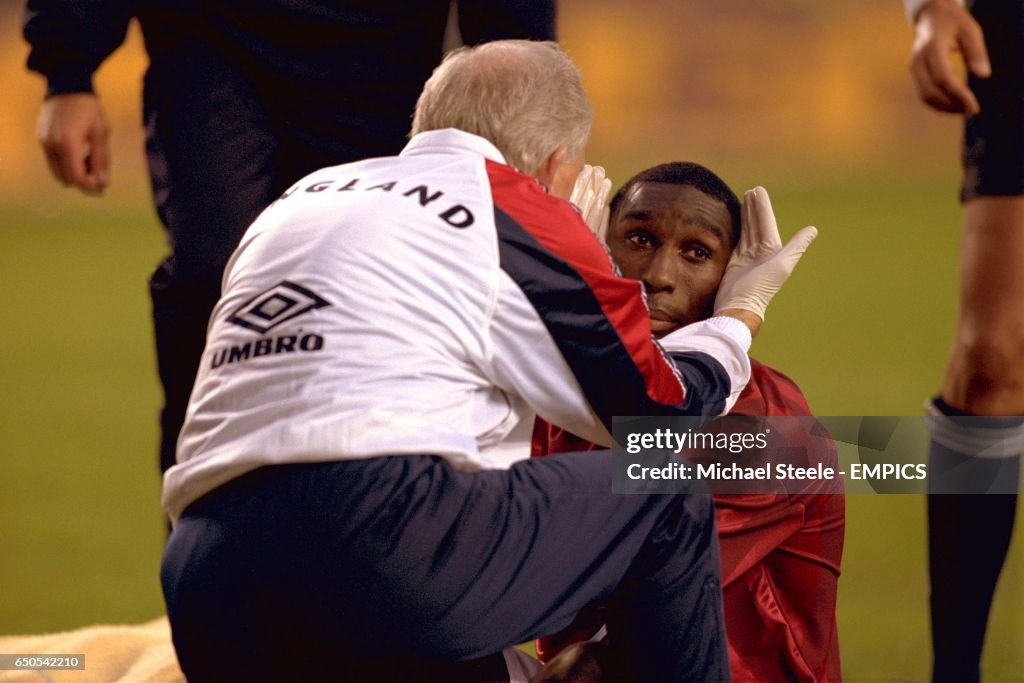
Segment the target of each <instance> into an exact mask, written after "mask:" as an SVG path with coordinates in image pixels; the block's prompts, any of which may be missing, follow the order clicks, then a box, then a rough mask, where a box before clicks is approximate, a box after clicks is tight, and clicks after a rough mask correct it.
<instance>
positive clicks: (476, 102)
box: [411, 40, 594, 174]
mask: <svg viewBox="0 0 1024 683" xmlns="http://www.w3.org/2000/svg"><path fill="white" fill-rule="evenodd" d="M593 120H594V109H593V107H591V105H590V102H589V101H587V96H586V93H585V92H584V91H583V79H582V77H581V76H580V72H579V69H577V68H576V65H575V64H573V63H572V60H570V59H569V57H568V56H567V55H566V54H565V53H564V52H563V51H562V49H561V48H560V47H559V46H558V44H557V43H553V42H550V41H548V42H539V41H529V40H498V41H494V42H491V43H484V44H483V45H479V46H476V47H463V48H459V49H457V50H454V51H452V52H450V53H448V55H447V56H446V57H445V59H444V61H443V62H441V65H440V66H438V67H437V68H436V69H434V73H433V75H431V77H430V79H429V80H428V81H427V83H426V85H424V86H423V92H422V93H421V94H420V98H419V101H418V102H417V103H416V115H415V117H414V118H413V123H412V133H411V134H412V135H415V134H417V133H422V132H423V131H428V130H439V129H442V128H458V129H459V130H463V131H466V132H467V133H473V134H475V135H479V136H480V137H483V138H486V139H487V140H489V141H491V142H492V143H494V145H495V147H497V148H498V149H499V150H500V151H501V153H502V154H504V155H505V159H506V160H507V161H508V162H509V163H510V164H512V165H513V166H515V167H516V168H518V169H519V170H521V171H524V172H526V173H531V174H532V173H534V172H536V171H537V170H538V169H539V168H540V167H541V165H542V164H543V163H544V162H545V161H546V160H547V158H548V157H549V156H551V153H552V152H554V151H555V150H556V149H558V147H559V146H561V145H565V146H566V147H567V148H568V151H569V158H570V159H578V158H580V156H581V155H582V154H583V149H584V147H585V146H586V144H587V138H588V137H589V135H590V125H591V123H592V122H593Z"/></svg>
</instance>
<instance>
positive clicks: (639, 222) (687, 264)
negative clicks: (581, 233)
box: [607, 162, 740, 336]
mask: <svg viewBox="0 0 1024 683" xmlns="http://www.w3.org/2000/svg"><path fill="white" fill-rule="evenodd" d="M610 209H611V217H610V219H609V224H608V235H607V240H608V248H609V249H610V250H611V253H612V257H613V258H614V259H615V262H616V263H617V264H618V266H619V269H620V270H621V271H622V274H623V276H625V277H628V278H632V279H635V280H642V281H643V283H644V288H645V289H646V291H647V300H648V303H649V304H650V308H651V328H652V330H653V331H654V333H655V335H657V336H662V335H665V334H668V333H669V332H671V331H672V330H675V329H677V328H679V327H682V326H683V325H687V324H690V323H693V322H697V321H698V320H703V319H705V318H708V317H710V316H711V314H712V311H713V307H714V303H715V294H716V293H717V292H718V285H719V283H720V282H721V281H722V275H723V274H724V273H725V267H726V266H727V265H728V263H729V257H730V256H731V255H732V250H733V248H734V247H735V246H736V243H737V242H738V241H739V235H740V202H739V199H738V198H737V197H736V194H735V193H733V191H732V190H730V189H729V186H728V185H726V184H725V182H724V181H723V180H722V179H721V178H719V177H718V176H717V175H715V174H714V173H712V172H711V171H709V170H708V169H706V168H704V167H703V166H701V165H699V164H693V163H687V162H674V163H669V164H662V165H660V166H655V167H654V168H649V169H647V170H646V171H642V172H640V173H638V174H637V175H635V176H633V177H632V178H630V180H629V181H628V182H627V183H626V184H625V185H623V186H622V188H621V189H620V190H619V191H618V192H617V193H616V194H615V196H614V197H613V198H612V201H611V207H610Z"/></svg>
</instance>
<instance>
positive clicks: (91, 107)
mask: <svg viewBox="0 0 1024 683" xmlns="http://www.w3.org/2000/svg"><path fill="white" fill-rule="evenodd" d="M38 133H39V141H40V142H41V143H42V145H43V151H44V152H45V154H46V161H47V163H48V164H49V165H50V172H51V173H53V175H54V177H55V178H56V179H57V180H59V181H60V182H62V183H63V184H64V185H73V186H75V187H77V188H79V189H81V190H83V191H85V192H88V193H90V194H99V193H100V192H102V191H103V190H104V189H106V187H107V185H108V184H109V182H110V143H109V137H110V129H109V127H108V126H107V121H106V118H105V117H104V115H103V109H102V108H101V107H100V103H99V99H98V98H97V97H96V95H94V94H92V93H70V94H66V95H54V96H52V97H48V98H47V99H46V100H44V101H43V108H42V110H41V111H40V113H39V124H38Z"/></svg>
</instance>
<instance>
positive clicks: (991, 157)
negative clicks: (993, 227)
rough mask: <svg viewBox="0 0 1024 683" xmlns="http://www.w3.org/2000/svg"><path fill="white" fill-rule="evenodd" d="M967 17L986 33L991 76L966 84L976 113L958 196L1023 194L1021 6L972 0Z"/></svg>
mask: <svg viewBox="0 0 1024 683" xmlns="http://www.w3.org/2000/svg"><path fill="white" fill-rule="evenodd" d="M971 13H972V14H973V15H974V17H975V19H977V20H978V22H979V23H980V24H981V28H982V30H983V31H984V33H985V42H986V44H987V46H988V53H989V57H990V59H991V60H992V76H991V77H989V78H985V79H982V78H975V77H973V76H972V77H971V78H970V79H969V83H970V86H971V90H973V91H974V94H975V95H976V96H977V98H978V102H979V103H980V104H981V113H980V114H979V115H977V116H973V117H971V118H969V119H967V123H966V125H965V127H964V146H963V166H964V179H963V186H962V188H961V193H960V197H961V199H962V200H963V201H967V200H970V199H974V198H975V197H992V196H1013V195H1020V194H1024V49H1022V45H1024V2H1020V1H1014V0H975V2H973V3H971Z"/></svg>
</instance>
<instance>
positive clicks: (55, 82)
mask: <svg viewBox="0 0 1024 683" xmlns="http://www.w3.org/2000/svg"><path fill="white" fill-rule="evenodd" d="M80 92H93V88H92V73H90V72H86V71H78V72H75V73H63V74H60V75H52V76H47V78H46V96H47V97H53V96H54V95H70V94H72V93H80Z"/></svg>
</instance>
